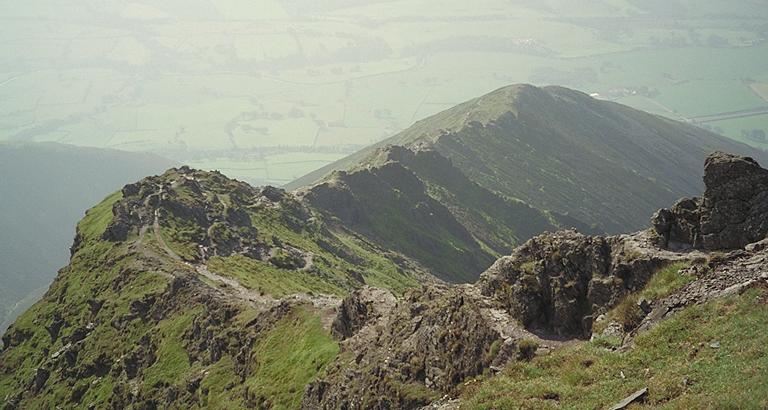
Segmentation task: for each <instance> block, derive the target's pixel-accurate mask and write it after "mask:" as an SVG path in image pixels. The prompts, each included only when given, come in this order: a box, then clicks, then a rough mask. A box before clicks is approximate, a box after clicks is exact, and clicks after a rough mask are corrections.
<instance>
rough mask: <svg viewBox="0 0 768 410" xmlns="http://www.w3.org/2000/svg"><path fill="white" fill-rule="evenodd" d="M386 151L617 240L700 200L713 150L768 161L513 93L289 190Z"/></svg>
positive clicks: (734, 147)
mask: <svg viewBox="0 0 768 410" xmlns="http://www.w3.org/2000/svg"><path fill="white" fill-rule="evenodd" d="M387 145H402V146H406V147H410V148H413V147H425V146H426V147H430V148H431V149H433V150H435V151H437V152H438V153H440V154H441V155H443V156H444V157H446V158H448V159H450V160H451V162H452V163H453V165H454V166H455V167H456V168H457V169H458V170H459V171H460V172H461V173H463V174H464V175H466V177H467V178H469V179H470V180H471V181H473V182H475V183H477V184H478V185H480V186H482V187H483V188H485V189H487V190H489V191H491V192H495V193H500V194H502V195H505V196H507V197H509V198H516V199H519V200H522V201H524V202H526V203H528V204H530V205H531V206H533V207H534V208H537V209H542V210H549V211H555V212H559V213H564V214H568V215H570V216H571V217H573V218H575V219H576V220H579V221H582V222H584V223H586V224H588V225H594V226H595V227H596V228H598V229H600V230H603V231H606V232H611V233H616V232H628V231H632V230H637V229H641V228H642V227H644V226H645V224H646V223H647V221H648V218H649V217H650V216H651V214H652V213H653V212H654V211H655V210H657V209H658V208H661V207H663V206H666V205H668V204H670V203H672V202H673V201H675V200H676V199H677V198H679V197H681V196H693V195H697V194H699V193H700V192H701V190H702V188H703V186H702V184H701V179H700V177H699V176H700V175H701V171H700V167H701V163H702V161H704V158H705V157H706V156H707V155H708V154H709V153H710V152H712V151H716V150H724V151H729V152H735V153H741V154H745V155H750V156H752V157H755V158H757V159H758V160H762V161H763V162H765V159H766V158H768V157H767V156H766V155H765V153H763V152H758V151H756V150H754V149H753V148H750V147H748V146H746V145H742V144H739V143H735V142H733V141H731V140H728V139H725V138H722V137H720V136H718V135H715V134H712V133H710V132H707V131H704V130H702V129H699V128H696V127H693V126H690V125H686V124H682V123H678V122H675V121H672V120H668V119H665V118H662V117H658V116H654V115H650V114H647V113H644V112H641V111H637V110H634V109H631V108H629V107H626V106H622V105H619V104H615V103H611V102H606V101H599V100H596V99H593V98H591V97H589V96H588V95H586V94H583V93H581V92H578V91H573V90H569V89H566V88H562V87H544V88H537V87H533V86H529V85H514V86H509V87H505V88H502V89H499V90H496V91H494V92H492V93H490V94H487V95H485V96H482V97H480V98H477V99H474V100H471V101H468V102H466V103H463V104H461V105H458V106H456V107H454V108H451V109H449V110H446V111H444V112H441V113H439V114H436V115H434V116H432V117H429V118H427V119H424V120H422V121H419V122H417V123H416V124H414V125H413V126H412V127H411V128H409V129H407V130H405V131H403V132H402V133H400V134H398V135H395V136H394V137H392V138H390V139H388V140H385V141H383V142H381V143H379V144H377V145H375V146H374V147H371V148H368V149H366V150H363V151H361V152H358V153H357V154H354V155H352V156H350V157H347V158H345V159H343V160H341V161H339V162H337V163H335V164H332V165H330V166H328V167H325V168H322V169H320V170H318V171H316V172H313V173H311V174H309V175H307V176H305V177H303V178H300V179H299V180H297V181H294V182H293V183H291V184H289V185H288V186H287V187H288V188H289V189H296V188H300V187H306V186H310V185H312V184H313V183H315V182H317V181H320V180H322V179H323V178H324V177H326V176H327V175H329V174H330V173H331V172H332V171H333V170H354V169H358V168H365V167H367V166H368V165H369V164H370V163H371V162H372V161H373V160H372V158H375V157H376V154H375V151H376V150H377V149H379V148H381V147H384V146H387Z"/></svg>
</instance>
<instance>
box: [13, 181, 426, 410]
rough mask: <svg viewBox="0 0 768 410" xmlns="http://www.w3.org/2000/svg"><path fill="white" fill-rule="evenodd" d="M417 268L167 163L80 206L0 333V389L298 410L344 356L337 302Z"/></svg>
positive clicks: (126, 401) (31, 397)
mask: <svg viewBox="0 0 768 410" xmlns="http://www.w3.org/2000/svg"><path fill="white" fill-rule="evenodd" d="M393 261H397V262H396V263H395V262H393ZM416 275H421V273H420V272H419V270H418V268H417V267H415V266H413V265H410V264H409V262H407V260H405V259H404V258H402V257H401V256H399V255H397V254H395V253H393V252H390V251H387V250H384V249H380V248H377V247H374V246H372V245H371V244H370V243H368V242H367V241H366V240H365V239H363V238H361V237H359V236H356V235H355V234H353V233H351V232H349V231H346V230H344V229H343V228H342V227H330V226H328V225H326V224H325V223H324V222H323V220H322V218H320V217H319V215H317V214H316V213H315V212H314V211H313V210H312V209H310V208H307V207H306V206H305V205H303V204H302V203H300V202H299V201H297V200H296V199H295V198H293V196H291V195H289V194H286V193H285V192H284V191H281V190H278V189H274V188H261V189H258V188H253V187H251V186H249V185H248V184H245V183H242V182H238V181H233V180H229V179H227V178H226V177H224V176H223V175H221V174H219V173H208V172H201V171H193V170H190V169H188V168H180V169H173V170H170V171H168V172H166V173H165V174H163V175H160V176H156V177H150V178H146V179H144V180H142V181H140V182H138V183H135V184H129V185H126V186H125V187H124V188H123V189H122V190H121V191H119V192H117V193H114V194H113V195H111V196H109V197H108V198H107V199H105V200H104V201H103V202H102V203H101V204H99V205H98V206H96V207H94V208H92V209H91V210H89V211H88V213H87V214H86V217H85V218H84V219H83V220H82V221H81V222H80V224H79V225H78V228H77V236H76V238H75V242H74V244H73V246H72V259H71V262H70V264H69V266H67V267H66V268H64V269H62V270H61V271H60V272H59V276H58V277H57V279H56V280H55V282H54V283H53V285H52V286H51V288H50V289H49V290H48V292H47V293H46V294H45V296H44V297H43V299H42V300H41V301H39V302H38V303H36V304H35V305H34V306H33V307H32V308H31V309H30V310H28V311H27V312H26V313H25V314H23V315H22V316H21V317H20V318H19V319H18V320H17V321H16V322H15V323H14V325H13V326H11V328H10V329H9V330H8V332H7V333H6V334H5V336H4V337H3V343H4V345H5V347H4V349H5V350H4V351H3V352H2V353H0V397H2V398H3V401H4V403H5V404H4V405H5V407H4V408H11V409H13V408H22V409H24V408H41V409H45V408H55V407H56V406H60V405H64V406H71V407H88V406H90V407H92V408H116V409H117V408H120V409H122V408H158V407H164V406H166V405H173V406H174V407H175V408H195V407H198V408H204V407H208V406H213V405H214V404H216V405H219V406H222V408H236V407H237V408H239V407H264V406H267V407H276V408H293V407H295V406H296V405H297V403H298V402H299V401H300V400H301V396H302V393H303V389H304V386H305V385H306V384H307V383H308V382H309V381H310V380H312V379H313V378H314V377H315V375H317V374H318V372H320V371H322V369H323V368H324V366H325V364H326V363H328V362H329V361H330V360H332V359H333V358H334V357H335V355H336V353H337V351H338V346H337V343H336V342H335V341H333V340H332V339H331V338H330V320H331V319H332V316H333V313H332V312H333V309H334V308H335V307H336V306H337V305H338V304H339V303H340V300H339V297H341V296H343V295H345V294H346V293H347V292H349V291H351V290H353V289H356V288H360V287H362V286H364V285H373V286H377V287H381V288H386V289H390V290H392V291H394V292H395V293H401V292H403V291H404V290H405V289H406V288H408V287H412V286H415V285H416V284H417V276H416ZM420 280H421V281H425V280H426V278H424V277H421V278H420Z"/></svg>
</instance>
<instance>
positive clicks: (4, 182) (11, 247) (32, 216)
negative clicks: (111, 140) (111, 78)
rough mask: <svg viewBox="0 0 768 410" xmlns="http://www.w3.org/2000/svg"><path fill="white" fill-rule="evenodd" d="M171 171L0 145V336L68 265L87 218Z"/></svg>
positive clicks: (48, 148) (68, 151)
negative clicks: (125, 189) (125, 191)
mask: <svg viewBox="0 0 768 410" xmlns="http://www.w3.org/2000/svg"><path fill="white" fill-rule="evenodd" d="M172 165H173V162H172V161H170V160H167V159H165V158H161V157H158V156H155V155H151V154H139V153H129V152H122V151H115V150H105V149H91V148H79V147H74V146H69V145H60V144H53V143H40V144H11V143H2V144H0V175H2V177H0V192H2V195H0V227H2V229H0V332H2V331H4V330H5V328H6V327H7V326H8V325H9V324H10V323H11V322H13V320H14V319H15V318H16V316H18V315H19V314H21V313H22V312H23V311H24V310H26V309H27V308H28V307H29V306H31V305H32V303H34V302H35V301H36V300H37V299H39V298H40V296H42V294H43V292H45V289H46V288H47V287H48V285H49V284H50V283H51V281H52V280H53V278H54V277H55V276H56V271H57V270H58V269H59V268H61V267H62V266H64V265H66V264H67V261H68V258H69V249H68V244H69V243H70V241H71V239H72V235H73V233H74V231H75V225H76V224H77V221H78V220H80V218H82V216H83V211H84V210H86V209H88V207H90V206H92V205H93V204H95V203H96V202H98V201H100V200H101V199H102V198H104V197H105V196H107V195H108V194H109V193H110V192H113V191H114V190H115V188H116V187H119V186H122V185H124V184H126V183H128V182H131V181H135V180H137V179H139V178H141V177H143V176H145V175H151V174H155V173H158V172H161V171H163V170H165V169H167V168H168V167H170V166H172Z"/></svg>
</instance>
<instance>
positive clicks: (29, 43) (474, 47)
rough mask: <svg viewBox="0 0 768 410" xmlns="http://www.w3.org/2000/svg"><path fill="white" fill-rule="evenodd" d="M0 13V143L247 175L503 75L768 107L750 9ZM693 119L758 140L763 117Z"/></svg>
mask: <svg viewBox="0 0 768 410" xmlns="http://www.w3.org/2000/svg"><path fill="white" fill-rule="evenodd" d="M0 21H1V22H2V23H3V24H2V25H0V139H3V140H30V141H58V142H65V143H71V144H75V145H85V146H96V147H110V148H119V149H125V150H133V151H152V152H156V153H160V154H162V155H164V156H166V157H169V158H172V159H175V160H178V161H182V162H186V163H189V164H190V165H193V166H196V167H200V168H207V169H220V170H222V172H224V173H226V174H228V175H230V176H233V177H236V178H240V179H245V180H248V181H250V182H254V183H273V184H281V183H285V182H287V181H289V180H290V179H292V178H294V177H296V176H300V175H302V174H304V173H306V172H309V171H311V170H313V169H315V168H319V167H320V166H322V165H324V164H327V163H329V162H332V161H334V160H335V159H338V158H340V157H342V156H344V155H347V154H349V153H351V152H353V151H355V150H357V149H359V148H361V147H363V146H365V145H367V144H370V143H372V142H375V141H378V140H381V139H383V138H384V137H386V136H389V135H392V134H394V133H396V132H397V131H399V130H401V129H403V128H405V127H407V126H409V125H410V124H411V123H412V122H414V121H415V120H418V119H421V118H423V117H425V116H428V115H430V114H433V113H435V112H438V111H440V110H443V109H445V108H448V107H450V106H453V105H455V104H457V103H459V102H462V101H464V100H467V99H469V98H472V97H475V96H478V95H480V94H483V93H486V92H488V91H491V90H493V89H495V88H498V87H501V86H503V85H508V84H510V83H520V82H530V83H534V84H537V85H544V84H559V85H564V86H568V87H573V88H577V89H580V90H583V91H585V92H587V93H590V94H595V95H597V96H598V97H599V98H602V99H608V100H613V101H617V102H620V103H624V104H628V105H631V106H634V107H636V108H640V109H644V110H647V111H650V112H654V113H657V114H660V115H664V116H667V117H670V118H674V119H678V120H683V121H691V122H695V121H696V119H697V118H698V117H706V116H712V115H716V114H719V113H725V112H733V111H738V110H751V109H756V108H765V107H768V101H766V97H768V95H767V94H768V85H766V84H768V42H767V41H766V40H767V39H768V7H765V4H764V3H761V2H755V1H746V0H742V1H725V0H721V1H707V2H695V1H693V0H677V1H664V2H661V1H634V0H603V1H576V2H574V1H565V0H550V1H543V2H542V1H532V0H515V1H502V0H481V1H476V2H471V3H468V2H465V1H459V0H446V1H444V2H440V7H435V2H434V1H427V0H411V1H404V0H398V1H377V0H335V1H327V2H311V1H306V0H283V1H277V0H274V1H273V0H259V1H248V2H246V1H242V0H195V1H183V2H182V1H180V0H174V1H162V2H160V1H135V2H118V1H115V0H109V1H82V2H77V3H75V2H73V1H71V0H45V1H44V0H31V1H27V2H24V3H23V4H16V3H13V4H11V3H6V4H4V5H0ZM701 126H703V127H706V128H709V129H713V130H715V131H718V132H721V133H723V134H725V135H727V136H729V137H731V138H734V139H737V140H740V141H743V142H746V143H749V144H752V145H754V146H758V147H762V148H768V140H764V139H763V140H761V139H760V138H759V135H760V134H759V132H758V131H759V130H764V131H766V132H768V115H751V116H745V117H741V118H728V119H723V120H718V121H711V122H709V121H708V122H706V123H702V124H701ZM755 136H757V137H755Z"/></svg>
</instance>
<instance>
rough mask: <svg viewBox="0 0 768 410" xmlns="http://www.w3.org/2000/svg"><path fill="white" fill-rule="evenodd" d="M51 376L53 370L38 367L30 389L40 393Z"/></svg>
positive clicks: (30, 383)
mask: <svg viewBox="0 0 768 410" xmlns="http://www.w3.org/2000/svg"><path fill="white" fill-rule="evenodd" d="M49 377H51V372H50V371H49V370H48V369H46V368H44V367H38V368H37V370H35V375H34V376H33V377H32V380H30V382H29V390H30V391H32V393H35V394H36V393H39V392H40V391H41V390H42V389H43V387H44V386H45V382H47V381H48V378H49Z"/></svg>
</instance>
